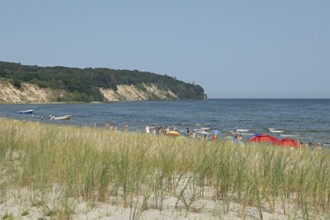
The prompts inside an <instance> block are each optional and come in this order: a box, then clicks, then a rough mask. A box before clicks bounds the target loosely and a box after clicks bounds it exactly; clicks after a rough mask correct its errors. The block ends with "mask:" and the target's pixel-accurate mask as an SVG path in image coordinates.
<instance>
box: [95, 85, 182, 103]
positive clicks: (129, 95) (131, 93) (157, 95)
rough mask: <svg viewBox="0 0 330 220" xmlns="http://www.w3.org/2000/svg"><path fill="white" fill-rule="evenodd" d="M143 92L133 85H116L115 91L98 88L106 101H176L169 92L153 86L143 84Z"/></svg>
mask: <svg viewBox="0 0 330 220" xmlns="http://www.w3.org/2000/svg"><path fill="white" fill-rule="evenodd" d="M144 87H145V90H142V89H139V88H138V87H136V86H134V85H118V86H117V88H118V89H117V91H114V90H113V89H107V88H100V92H101V94H102V95H103V96H104V97H105V99H106V100H107V101H137V100H149V99H150V97H151V98H152V99H160V100H166V99H177V98H178V97H177V96H176V95H175V94H174V93H173V92H172V91H170V90H162V89H159V88H158V87H157V86H156V85H154V84H148V85H146V84H144Z"/></svg>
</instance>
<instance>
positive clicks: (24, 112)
mask: <svg viewBox="0 0 330 220" xmlns="http://www.w3.org/2000/svg"><path fill="white" fill-rule="evenodd" d="M18 113H19V114H32V113H33V109H28V110H22V111H19V112H18Z"/></svg>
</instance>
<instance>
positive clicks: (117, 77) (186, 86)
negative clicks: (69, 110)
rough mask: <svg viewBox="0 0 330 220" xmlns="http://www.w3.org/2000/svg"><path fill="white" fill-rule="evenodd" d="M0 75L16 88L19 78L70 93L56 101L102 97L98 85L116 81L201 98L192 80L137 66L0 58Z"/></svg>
mask: <svg viewBox="0 0 330 220" xmlns="http://www.w3.org/2000/svg"><path fill="white" fill-rule="evenodd" d="M0 78H4V79H7V80H9V81H10V82H11V83H12V84H13V85H14V86H15V87H16V88H20V87H21V84H22V83H23V82H28V83H31V84H35V85H37V86H39V87H40V88H50V89H61V90H65V91H68V92H70V93H71V94H73V96H72V97H70V100H58V101H81V102H91V101H105V100H104V97H103V96H102V94H101V93H100V91H99V89H98V88H100V87H103V88H109V89H113V90H115V91H116V90H117V85H123V84H124V85H134V86H137V87H138V88H139V89H142V90H144V89H145V88H144V85H143V84H144V83H145V84H151V83H152V84H155V85H157V86H158V87H159V88H162V89H166V90H167V89H169V90H171V91H172V92H173V93H174V94H176V95H177V97H178V98H179V99H203V98H204V96H205V94H204V89H203V88H202V87H201V86H199V85H195V84H194V83H186V82H183V81H180V80H177V79H176V78H174V77H171V76H167V75H158V74H155V73H151V72H144V71H138V70H115V69H109V68H84V69H81V68H71V67H62V66H54V67H39V66H36V65H21V64H20V63H10V62H3V61H0Z"/></svg>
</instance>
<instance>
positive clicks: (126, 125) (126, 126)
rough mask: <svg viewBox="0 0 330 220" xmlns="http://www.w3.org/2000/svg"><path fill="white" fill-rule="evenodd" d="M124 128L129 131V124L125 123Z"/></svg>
mask: <svg viewBox="0 0 330 220" xmlns="http://www.w3.org/2000/svg"><path fill="white" fill-rule="evenodd" d="M124 130H125V131H128V124H127V123H126V124H125V127H124Z"/></svg>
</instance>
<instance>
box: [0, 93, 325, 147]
mask: <svg viewBox="0 0 330 220" xmlns="http://www.w3.org/2000/svg"><path fill="white" fill-rule="evenodd" d="M27 109H33V110H34V113H33V114H19V111H21V110H27ZM51 115H54V116H62V115H71V118H72V120H66V121H61V120H50V116H51ZM0 116H1V117H6V118H13V119H18V120H25V121H40V122H42V123H52V124H57V125H58V126H64V125H74V126H90V127H104V125H105V123H109V124H110V125H112V126H116V127H117V128H118V129H124V126H125V124H128V126H129V130H130V131H135V132H144V128H145V126H146V125H149V126H151V127H166V126H168V127H169V128H171V129H172V128H174V127H175V128H176V129H177V130H178V131H179V132H181V133H183V134H184V133H185V132H186V129H187V128H189V130H190V131H193V130H194V129H204V128H209V129H212V130H218V131H219V132H220V136H219V139H221V138H225V137H226V136H231V135H233V134H232V132H233V131H235V130H237V131H239V132H240V133H242V135H243V141H248V139H249V138H250V137H251V136H253V135H255V134H269V135H272V136H274V137H277V138H279V139H282V138H286V137H290V138H293V139H298V140H299V141H302V142H304V143H312V144H317V143H321V145H322V146H325V147H330V99H208V100H178V101H131V102H112V103H88V104H0Z"/></svg>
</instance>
